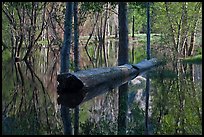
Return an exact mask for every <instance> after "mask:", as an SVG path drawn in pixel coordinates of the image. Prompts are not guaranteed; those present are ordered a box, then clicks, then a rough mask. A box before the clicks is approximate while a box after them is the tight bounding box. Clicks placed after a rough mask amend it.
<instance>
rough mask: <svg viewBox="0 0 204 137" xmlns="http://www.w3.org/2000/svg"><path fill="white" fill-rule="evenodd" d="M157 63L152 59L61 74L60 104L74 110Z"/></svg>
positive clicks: (59, 76)
mask: <svg viewBox="0 0 204 137" xmlns="http://www.w3.org/2000/svg"><path fill="white" fill-rule="evenodd" d="M157 63H158V62H157V61H156V59H151V60H144V61H143V62H140V63H138V64H133V65H128V64H125V65H121V66H117V67H109V68H107V67H106V68H94V69H89V70H81V71H77V72H75V73H63V74H60V75H58V78H57V81H58V82H59V85H58V87H57V92H58V94H59V97H58V99H57V100H58V103H59V104H63V105H65V106H68V107H71V108H74V107H76V106H78V105H79V104H81V103H83V102H85V101H88V100H90V99H92V98H94V97H96V96H98V95H100V94H103V93H105V92H107V91H109V90H110V89H113V88H115V87H117V86H120V85H122V84H124V83H127V82H128V81H129V80H131V79H133V78H135V77H136V76H137V75H139V73H141V72H143V71H146V70H148V69H150V68H151V67H153V66H155V65H157Z"/></svg>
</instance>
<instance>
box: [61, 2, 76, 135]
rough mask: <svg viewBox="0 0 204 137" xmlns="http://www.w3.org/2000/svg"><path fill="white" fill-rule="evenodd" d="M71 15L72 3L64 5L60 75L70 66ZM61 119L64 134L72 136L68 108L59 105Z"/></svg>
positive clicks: (67, 70)
mask: <svg viewBox="0 0 204 137" xmlns="http://www.w3.org/2000/svg"><path fill="white" fill-rule="evenodd" d="M72 13H73V3H72V2H67V3H66V13H65V24H64V28H65V32H64V45H63V47H62V49H61V71H60V73H65V72H69V64H70V57H69V56H70V48H71V33H72ZM60 111H61V117H62V121H63V125H64V134H68V135H70V134H72V126H71V115H70V110H69V108H66V106H64V105H61V109H60Z"/></svg>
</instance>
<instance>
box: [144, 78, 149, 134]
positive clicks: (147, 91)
mask: <svg viewBox="0 0 204 137" xmlns="http://www.w3.org/2000/svg"><path fill="white" fill-rule="evenodd" d="M149 91H150V79H149V76H148V74H147V79H146V103H145V135H149V116H148V113H149V111H148V110H149Z"/></svg>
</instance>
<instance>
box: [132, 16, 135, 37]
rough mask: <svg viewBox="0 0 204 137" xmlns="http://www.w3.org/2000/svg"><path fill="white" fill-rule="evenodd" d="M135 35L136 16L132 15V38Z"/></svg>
mask: <svg viewBox="0 0 204 137" xmlns="http://www.w3.org/2000/svg"><path fill="white" fill-rule="evenodd" d="M134 37H135V16H132V38H134Z"/></svg>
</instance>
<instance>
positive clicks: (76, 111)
mask: <svg viewBox="0 0 204 137" xmlns="http://www.w3.org/2000/svg"><path fill="white" fill-rule="evenodd" d="M78 47H79V29H78V2H74V65H75V70H74V71H75V72H77V71H79V48H78ZM78 134H79V106H77V107H76V108H75V109H74V135H78Z"/></svg>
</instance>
